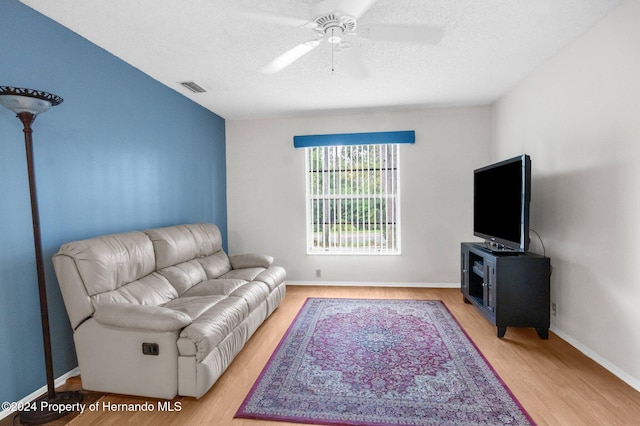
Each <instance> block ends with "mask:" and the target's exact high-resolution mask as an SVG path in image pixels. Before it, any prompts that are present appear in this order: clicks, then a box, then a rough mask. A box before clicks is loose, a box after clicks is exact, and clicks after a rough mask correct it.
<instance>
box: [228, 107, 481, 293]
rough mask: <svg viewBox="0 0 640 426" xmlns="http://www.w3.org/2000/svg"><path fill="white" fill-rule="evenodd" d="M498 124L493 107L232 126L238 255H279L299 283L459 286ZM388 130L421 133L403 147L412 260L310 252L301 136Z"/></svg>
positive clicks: (232, 238) (232, 220) (231, 224)
mask: <svg viewBox="0 0 640 426" xmlns="http://www.w3.org/2000/svg"><path fill="white" fill-rule="evenodd" d="M491 127H492V121H491V108H490V107H473V108H450V109H427V110H412V111H394V112H376V113H360V114H341V115H334V116H317V117H306V118H290V119H272V120H242V121H231V120H228V121H227V122H226V128H227V185H228V187H227V194H228V196H227V197H228V200H227V204H228V232H229V252H230V253H231V254H238V253H244V252H262V253H269V254H271V255H273V256H274V257H275V258H276V259H277V260H276V262H277V263H278V264H281V265H282V266H284V267H285V268H286V269H287V275H288V277H287V279H288V281H289V282H309V281H320V282H327V281H329V282H349V283H372V284H375V283H391V284H398V283H417V284H421V283H422V284H423V283H437V284H442V283H445V284H446V283H451V284H453V285H459V281H460V272H459V264H460V260H459V258H460V246H459V244H460V242H461V241H465V240H466V241H468V240H473V239H474V238H473V233H472V222H473V216H472V202H473V169H475V168H477V167H480V166H483V165H485V164H487V163H488V161H489V158H490V149H489V147H490V141H491ZM387 130H415V131H416V143H415V145H403V146H402V147H401V157H400V160H401V191H402V205H401V214H402V255H400V256H326V255H315V256H311V255H307V254H306V248H305V241H306V240H305V232H306V231H305V229H306V228H305V173H304V167H305V165H304V151H303V150H301V149H295V148H293V136H294V135H305V134H324V133H352V132H372V131H387ZM316 269H321V270H322V277H321V278H316V276H315V271H316Z"/></svg>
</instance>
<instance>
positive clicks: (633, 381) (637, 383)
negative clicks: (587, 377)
mask: <svg viewBox="0 0 640 426" xmlns="http://www.w3.org/2000/svg"><path fill="white" fill-rule="evenodd" d="M549 330H551V331H553V332H554V333H555V334H556V335H557V336H558V337H560V338H561V339H562V340H565V341H566V342H568V343H569V344H570V345H571V346H573V347H574V348H576V349H577V350H579V351H580V352H582V353H583V354H584V355H585V356H587V357H589V358H591V359H592V360H593V361H595V362H596V363H597V364H600V365H601V366H602V367H603V368H605V369H606V370H608V371H609V372H611V373H612V374H613V375H615V376H617V377H618V378H619V379H620V380H622V381H623V382H625V383H626V384H628V385H629V386H631V387H632V388H634V389H635V390H637V391H639V392H640V380H638V379H637V378H635V377H633V376H631V375H629V374H627V373H626V372H625V371H622V370H621V369H620V368H618V367H617V366H616V365H614V364H612V363H611V362H609V361H607V360H606V359H605V358H603V357H601V356H600V355H598V354H597V353H595V352H594V351H592V350H591V349H589V348H588V347H586V346H585V345H583V344H582V343H580V342H579V341H577V340H576V339H574V338H573V337H571V336H569V335H568V334H566V333H565V332H564V331H562V330H560V329H558V328H556V327H554V326H551V327H550V328H549Z"/></svg>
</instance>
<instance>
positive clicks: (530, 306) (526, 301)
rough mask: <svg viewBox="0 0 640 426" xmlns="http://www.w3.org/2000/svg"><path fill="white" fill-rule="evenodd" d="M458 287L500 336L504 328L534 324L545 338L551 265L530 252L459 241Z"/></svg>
mask: <svg viewBox="0 0 640 426" xmlns="http://www.w3.org/2000/svg"><path fill="white" fill-rule="evenodd" d="M461 260H462V265H461V279H460V281H461V282H460V287H461V290H462V295H463V296H464V301H465V302H466V303H471V304H472V305H475V306H476V307H477V308H478V309H479V310H480V312H481V313H482V314H483V315H484V317H485V318H487V319H488V320H489V322H491V323H492V324H493V325H495V326H496V327H497V335H498V337H504V334H505V333H506V331H507V327H534V328H535V329H536V331H537V333H538V336H540V338H541V339H548V338H549V303H550V275H551V264H550V260H549V258H548V257H544V256H540V255H538V254H534V253H506V254H502V253H492V252H491V251H489V250H488V249H487V248H485V246H484V244H482V243H462V244H461Z"/></svg>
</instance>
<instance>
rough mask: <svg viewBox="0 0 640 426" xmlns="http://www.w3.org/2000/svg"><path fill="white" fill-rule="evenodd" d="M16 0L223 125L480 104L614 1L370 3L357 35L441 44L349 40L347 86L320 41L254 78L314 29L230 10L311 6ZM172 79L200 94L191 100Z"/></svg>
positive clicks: (270, 1) (237, 0)
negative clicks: (395, 29) (398, 35)
mask: <svg viewBox="0 0 640 426" xmlns="http://www.w3.org/2000/svg"><path fill="white" fill-rule="evenodd" d="M21 1H22V2H23V3H24V4H26V5H28V6H30V7H32V8H34V9H35V10H37V11H39V12H41V13H43V14H44V15H47V16H49V17H50V18H52V19H53V20H55V21H57V22H59V23H60V24H62V25H64V26H66V27H68V28H70V29H71V30H73V31H75V32H76V33H78V34H80V35H81V36H83V37H85V38H86V39H88V40H89V41H91V42H93V43H95V44H96V45H98V46H100V47H102V48H104V49H105V50H107V51H109V52H111V53H112V54H114V55H115V56H117V57H119V58H121V59H123V60H124V61H126V62H128V63H130V64H131V65H133V66H134V67H136V68H138V69H140V70H142V71H143V72H145V73H146V74H148V75H149V76H151V77H153V78H154V79H156V80H158V81H160V82H161V83H163V84H165V85H166V86H168V87H170V88H173V89H175V90H176V91H178V92H180V93H182V94H184V95H185V96H187V97H189V98H190V99H193V100H194V101H195V102H197V103H199V104H200V105H202V106H204V107H205V108H208V109H209V110H211V111H213V112H215V113H216V114H218V115H220V116H222V117H224V118H226V119H248V118H267V117H268V118H271V117H283V116H296V115H309V114H320V113H323V112H328V111H329V112H335V111H342V110H349V109H357V110H360V111H362V110H368V109H392V108H407V107H411V108H413V107H428V106H450V105H478V104H488V103H491V102H493V101H495V100H496V99H498V98H499V97H500V96H502V95H503V94H504V93H505V92H506V91H508V90H509V89H510V88H511V87H513V86H514V85H515V84H516V83H517V82H518V81H520V80H521V79H523V78H524V77H526V76H527V75H528V74H529V73H531V72H532V71H533V70H534V69H535V68H536V67H538V66H539V65H540V64H542V63H543V62H544V61H545V60H547V59H549V58H550V57H551V56H552V55H554V54H555V53H556V52H558V50H560V49H561V48H562V47H563V46H565V45H566V44H568V43H569V42H570V41H572V40H573V39H575V38H576V37H578V36H579V35H581V34H582V33H584V32H585V31H586V30H587V29H589V28H590V27H591V26H592V25H594V24H595V23H596V22H597V21H598V20H600V19H602V18H603V17H604V16H605V15H606V14H607V13H609V12H610V11H611V10H613V9H614V8H615V7H616V6H618V5H619V4H620V3H621V2H622V0H508V1H505V0H378V1H377V2H375V3H374V4H373V5H372V7H371V8H370V9H369V10H368V11H367V12H366V13H364V14H363V15H362V16H361V17H360V18H359V19H358V22H357V23H358V28H361V27H365V26H367V25H369V24H385V23H389V24H390V23H393V24H407V25H409V24H413V25H416V24H424V25H432V26H437V27H442V28H443V30H444V37H443V38H442V40H441V41H440V43H439V44H437V45H423V44H411V43H397V42H387V41H372V40H367V39H363V38H360V37H351V39H350V40H349V41H351V43H352V44H353V48H355V49H358V50H359V51H360V57H361V59H362V63H363V64H364V66H365V67H366V69H367V75H366V76H365V77H364V78H362V77H360V78H356V77H354V76H353V75H352V74H350V73H348V72H346V69H345V65H344V62H341V61H342V60H343V59H342V56H341V55H340V54H336V55H335V57H334V59H335V71H331V64H332V51H331V44H329V43H326V42H322V43H320V45H319V46H318V47H317V48H316V49H314V50H313V51H312V52H310V53H309V54H307V55H305V56H304V57H302V58H301V59H299V60H298V61H296V62H294V63H293V64H292V65H290V66H289V67H287V68H286V69H284V70H283V71H281V72H279V73H276V74H271V75H265V74H262V73H260V72H259V70H260V69H261V67H263V66H264V65H265V64H267V63H269V62H270V61H271V60H272V59H274V58H275V57H277V56H279V55H281V54H282V53H284V52H285V51H287V50H289V49H291V48H292V47H294V46H296V45H298V44H300V43H304V42H307V41H309V40H312V39H314V38H315V37H314V34H315V33H314V32H313V31H312V30H311V29H308V28H301V27H296V26H287V25H281V24H276V23H269V22H263V21H258V20H255V19H250V18H248V17H247V16H246V15H243V14H239V13H238V10H239V7H243V8H244V9H249V10H260V11H269V12H273V13H277V14H284V15H289V16H294V17H299V18H303V19H304V20H312V19H314V18H315V16H313V12H312V11H313V10H314V8H316V9H317V8H318V7H322V6H319V5H318V4H319V3H322V2H319V1H317V0H315V1H312V0H182V1H178V0H173V1H172V0H135V1H132V0H56V1H51V0H21ZM326 1H328V2H330V3H331V6H334V5H337V4H341V3H342V2H345V1H346V2H352V3H358V1H361V0H326ZM365 3H366V1H365ZM325 4H326V3H325ZM347 39H348V37H347ZM181 81H195V82H196V83H198V84H199V85H200V86H202V87H203V88H205V89H206V90H207V92H206V93H200V94H192V93H191V92H189V91H188V90H187V89H185V88H183V87H181V86H180V85H179V82H181Z"/></svg>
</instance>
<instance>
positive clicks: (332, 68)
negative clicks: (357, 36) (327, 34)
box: [331, 28, 336, 72]
mask: <svg viewBox="0 0 640 426" xmlns="http://www.w3.org/2000/svg"><path fill="white" fill-rule="evenodd" d="M333 32H334V28H331V40H335V39H334V38H333ZM335 47H336V44H335V43H331V72H333V71H335V68H334V66H333V52H334V50H335Z"/></svg>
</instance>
